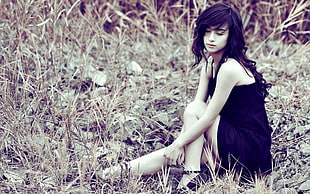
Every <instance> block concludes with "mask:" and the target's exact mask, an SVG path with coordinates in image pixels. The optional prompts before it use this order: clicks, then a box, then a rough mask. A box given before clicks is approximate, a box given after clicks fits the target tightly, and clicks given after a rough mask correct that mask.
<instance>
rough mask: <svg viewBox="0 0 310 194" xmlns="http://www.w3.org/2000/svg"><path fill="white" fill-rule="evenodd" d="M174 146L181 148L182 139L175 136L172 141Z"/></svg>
mask: <svg viewBox="0 0 310 194" xmlns="http://www.w3.org/2000/svg"><path fill="white" fill-rule="evenodd" d="M173 144H174V146H175V147H177V148H181V147H183V146H184V144H183V143H182V140H181V139H180V138H177V139H176V140H175V141H174V142H173Z"/></svg>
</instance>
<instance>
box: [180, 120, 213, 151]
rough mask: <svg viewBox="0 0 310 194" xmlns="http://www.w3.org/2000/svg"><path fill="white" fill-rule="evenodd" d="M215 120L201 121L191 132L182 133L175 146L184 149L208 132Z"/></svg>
mask: <svg viewBox="0 0 310 194" xmlns="http://www.w3.org/2000/svg"><path fill="white" fill-rule="evenodd" d="M213 122H214V120H213V119H212V120H207V119H203V118H202V119H200V120H198V121H197V122H196V123H195V124H194V125H193V126H192V127H191V128H190V129H189V130H187V131H185V132H184V133H181V134H180V136H179V137H178V138H177V139H176V140H175V142H174V143H175V144H177V145H178V146H180V147H182V146H185V145H187V144H189V143H191V142H192V141H194V140H195V139H197V138H198V137H200V136H201V135H202V134H203V133H204V132H205V131H206V130H208V129H209V128H210V127H211V126H212V123H213Z"/></svg>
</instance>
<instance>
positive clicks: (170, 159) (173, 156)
mask: <svg viewBox="0 0 310 194" xmlns="http://www.w3.org/2000/svg"><path fill="white" fill-rule="evenodd" d="M184 156H185V155H184V148H183V146H178V145H177V144H176V143H175V142H174V143H172V144H171V145H170V146H168V147H166V149H165V152H164V157H165V158H166V162H167V164H168V165H181V164H183V161H184Z"/></svg>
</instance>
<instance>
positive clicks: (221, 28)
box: [206, 27, 228, 31]
mask: <svg viewBox="0 0 310 194" xmlns="http://www.w3.org/2000/svg"><path fill="white" fill-rule="evenodd" d="M206 30H216V31H227V30H228V28H224V27H217V28H211V27H208V28H206Z"/></svg>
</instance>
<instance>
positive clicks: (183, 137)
mask: <svg viewBox="0 0 310 194" xmlns="http://www.w3.org/2000/svg"><path fill="white" fill-rule="evenodd" d="M236 65H238V66H239V64H238V63H237V64H236V63H235V62H234V61H227V62H226V63H224V64H222V67H221V68H220V70H219V73H218V78H217V85H216V88H215V92H214V95H213V97H212V99H211V100H210V103H209V104H208V107H207V109H206V111H205V113H204V115H203V116H202V117H201V118H200V119H199V120H198V121H197V122H196V123H195V124H194V125H193V126H192V128H191V129H190V130H187V131H186V132H184V133H182V134H180V136H179V137H178V138H177V139H176V140H175V142H174V143H173V144H174V145H173V144H172V147H182V146H184V145H186V144H188V143H190V142H192V141H193V140H195V139H196V138H198V137H199V136H201V135H202V134H203V133H204V132H205V131H206V130H208V129H209V128H210V127H211V126H212V124H213V122H214V121H215V119H216V117H217V116H218V115H219V113H220V111H221V110H222V108H223V106H224V104H225V103H226V101H227V98H228V96H229V94H230V92H231V90H232V88H233V87H234V86H235V85H236V84H237V83H238V80H239V75H240V72H239V71H240V68H236Z"/></svg>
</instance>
